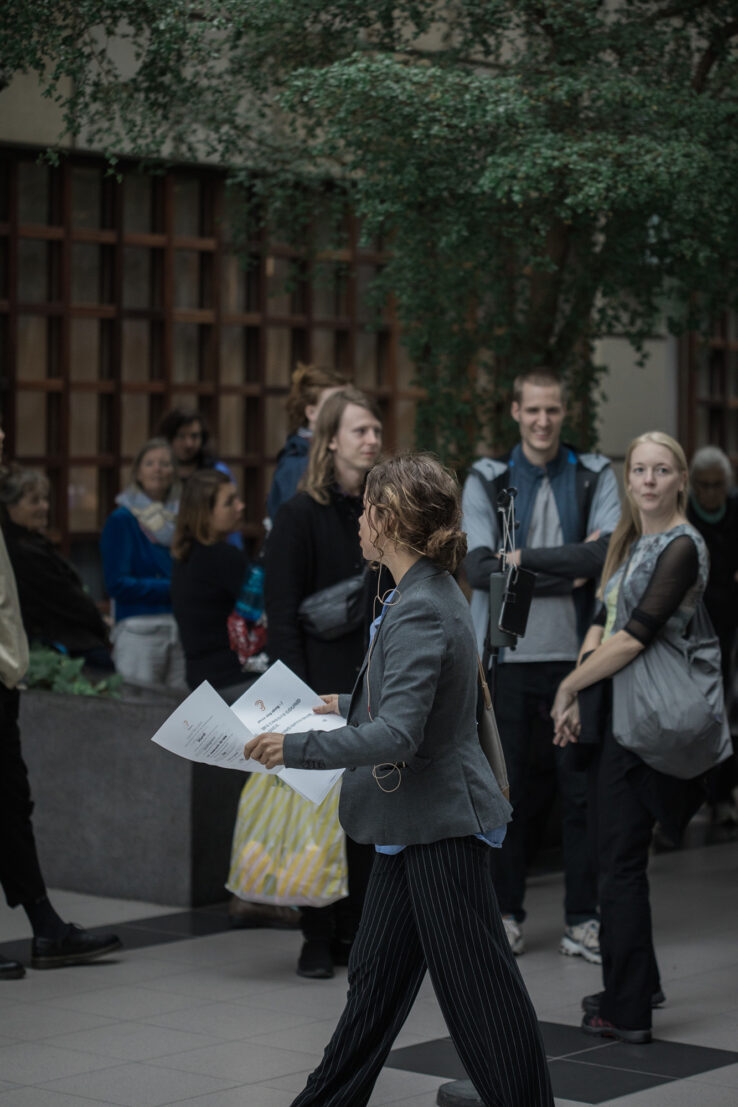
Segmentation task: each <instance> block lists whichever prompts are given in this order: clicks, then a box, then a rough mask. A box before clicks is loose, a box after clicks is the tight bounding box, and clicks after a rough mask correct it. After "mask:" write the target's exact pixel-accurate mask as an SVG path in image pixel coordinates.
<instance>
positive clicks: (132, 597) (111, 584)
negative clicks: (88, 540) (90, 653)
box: [100, 507, 172, 623]
mask: <svg viewBox="0 0 738 1107" xmlns="http://www.w3.org/2000/svg"><path fill="white" fill-rule="evenodd" d="M100 550H101V552H102V561H103V572H104V574H105V587H106V588H107V590H108V595H109V596H110V598H111V599H112V600H114V601H115V621H116V622H117V623H119V622H120V621H121V620H122V619H128V618H130V617H131V616H132V615H164V614H169V613H170V612H171V610H172V602H171V599H170V595H169V585H170V581H171V577H172V554H171V551H170V549H169V547H168V546H158V545H157V544H156V543H155V542H151V541H150V540H149V539H148V538H147V537H146V535H145V534H144V532H143V531H142V529H141V527H140V526H139V524H138V521H137V520H136V518H135V516H134V515H132V514H131V512H130V511H129V510H128V509H127V508H125V507H119V508H116V510H115V511H114V512H113V513H112V515H110V516H108V519H107V521H106V523H105V526H104V527H103V532H102V535H101V536H100Z"/></svg>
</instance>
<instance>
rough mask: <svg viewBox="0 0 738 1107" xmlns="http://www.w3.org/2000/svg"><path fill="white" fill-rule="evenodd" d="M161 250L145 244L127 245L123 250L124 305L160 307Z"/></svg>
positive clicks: (131, 306)
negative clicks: (149, 247)
mask: <svg viewBox="0 0 738 1107" xmlns="http://www.w3.org/2000/svg"><path fill="white" fill-rule="evenodd" d="M161 261H162V259H161V251H160V250H148V249H146V248H145V247H143V246H126V247H125V248H124V250H123V306H124V307H128V308H148V307H160V306H161V301H162V295H161V274H162V264H161Z"/></svg>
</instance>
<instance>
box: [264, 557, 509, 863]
mask: <svg viewBox="0 0 738 1107" xmlns="http://www.w3.org/2000/svg"><path fill="white" fill-rule="evenodd" d="M395 601H396V602H394V601H393V603H392V605H391V606H390V607H388V608H387V609H386V611H385V615H384V618H383V620H382V622H381V624H380V627H379V630H378V631H377V633H376V634H375V636H374V641H373V643H372V645H371V647H370V649H369V650H368V652H367V655H366V657H365V658H364V663H363V665H362V668H361V670H360V672H359V676H358V678H357V681H356V684H355V686H354V690H353V692H352V694H351V696H341V698H340V708H341V714H343V715H345V716H346V718H347V720H348V725H347V726H345V727H341V729H340V730H332V731H319V730H311V731H307V732H306V733H304V734H288V735H286V737H285V741H284V762H285V765H287V766H289V767H290V768H296V769H324V768H338V767H342V766H346V767H347V772H345V773H344V775H343V779H342V785H341V803H340V808H339V816H340V820H341V824H342V826H343V827H344V829H345V831H346V833H347V834H349V835H350V837H351V838H353V839H354V840H355V841H357V842H372V843H374V844H376V845H413V844H418V843H422V842H434V841H438V840H439V839H441V838H458V837H462V836H464V835H467V834H479V833H482V832H484V831H489V830H492V829H493V828H494V827H497V826H502V825H503V824H504V823H507V822H509V820H510V813H511V810H512V809H511V807H510V804H509V803H508V802H507V800H506V799H505V798H504V797H503V795H502V794H501V792H500V790H499V788H498V787H497V782H496V780H495V778H494V776H493V774H492V771H491V769H490V768H489V765H488V764H487V761H486V759H485V757H484V754H483V753H482V749H481V746H480V745H479V738H478V734H477V723H476V703H477V651H476V644H475V641H474V628H473V625H472V621H471V615H470V613H469V606H468V604H467V602H466V600H465V598H464V596H463V594H462V592H461V590H460V588H459V586H458V585H457V583H456V581H455V580H454V579H453V577H451V576H450V575H449V574H448V573H447V572H445V571H444V570H442V569H439V567H438V566H437V565H434V564H433V562H431V561H429V560H427V559H426V558H423V559H421V560H420V561H418V562H416V563H415V564H414V565H413V566H412V568H411V569H409V570H408V572H407V573H406V574H405V576H404V577H403V578H402V581H401V582H400V587H399V588H398V589H397V591H396V593H395ZM400 762H405V767H404V768H402V769H401V774H402V776H401V782H400V786H399V788H397V790H396V791H393V792H383V791H382V790H381V789H380V788H379V785H378V784H377V782H376V780H375V779H374V777H373V775H372V766H374V765H377V766H380V765H387V764H391V763H400ZM378 775H379V774H378ZM397 780H398V774H397V772H395V771H392V772H391V773H390V774H389V775H388V776H387V778H386V779H385V781H384V782H383V783H384V785H385V787H393V786H394V785H395V784H396V783H397Z"/></svg>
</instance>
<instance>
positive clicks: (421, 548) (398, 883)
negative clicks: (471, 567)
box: [245, 455, 553, 1107]
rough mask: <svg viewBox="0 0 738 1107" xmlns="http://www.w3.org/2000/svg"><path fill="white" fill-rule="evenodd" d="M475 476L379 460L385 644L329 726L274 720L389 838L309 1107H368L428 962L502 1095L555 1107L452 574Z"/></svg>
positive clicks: (505, 1102)
mask: <svg viewBox="0 0 738 1107" xmlns="http://www.w3.org/2000/svg"><path fill="white" fill-rule="evenodd" d="M460 521H461V510H460V502H459V488H458V485H457V483H456V480H455V479H454V477H453V476H452V475H451V474H450V473H449V472H448V471H447V470H445V469H444V468H443V467H442V466H441V465H440V463H439V462H438V461H437V460H436V459H435V458H433V457H431V456H428V455H406V456H403V457H398V458H393V459H391V460H389V461H387V462H384V463H383V464H381V465H377V466H376V467H375V468H374V469H372V470H371V472H370V473H369V476H368V478H367V485H366V493H365V497H364V514H363V515H362V517H361V520H360V524H359V533H360V537H361V546H362V553H363V555H364V557H365V558H366V560H368V561H372V562H378V563H380V564H383V565H386V566H387V568H388V569H389V570H390V572H391V574H392V577H393V579H394V581H395V588H394V589H393V590H392V591H391V592H390V593H389V594H387V595H386V596H385V597H383V598H382V603H381V611H380V613H379V614H378V616H377V618H376V619H375V620H374V625H373V628H372V629H373V634H372V638H371V643H370V646H369V650H368V652H367V655H366V658H365V659H364V663H363V666H362V669H361V671H360V673H359V677H358V679H357V682H356V684H355V686H354V690H353V692H352V693H351V695H350V696H338V695H330V696H324V697H323V699H324V701H325V704H324V706H323V707H320V708H316V711H317V712H326V713H327V712H336V713H340V714H341V715H344V716H345V718H346V719H347V725H346V726H345V727H343V728H341V729H340V730H333V731H329V732H324V731H308V732H307V733H304V734H288V735H286V736H285V735H282V734H260V735H258V737H257V738H255V739H253V741H251V742H250V743H248V745H247V746H246V750H245V752H246V756H247V757H249V756H250V757H255V758H257V760H259V761H261V762H262V763H263V764H264V765H266V766H268V767H270V768H271V767H273V766H276V765H282V764H284V765H287V766H290V767H292V768H302V769H324V768H332V767H342V766H345V767H346V772H345V773H344V776H343V782H342V787H341V804H340V818H341V823H342V825H343V827H344V829H345V830H346V832H347V834H349V835H351V837H352V838H354V839H355V840H356V841H359V842H370V843H373V844H374V846H375V847H376V851H377V856H376V858H375V862H374V867H373V872H372V877H371V880H370V884H369V889H368V892H367V897H366V901H365V905H364V912H363V915H362V919H361V924H360V927H359V932H358V934H357V937H356V941H355V943H354V947H353V950H352V953H351V958H350V961H349V985H350V988H349V994H348V999H347V1003H346V1008H345V1010H344V1012H343V1014H342V1016H341V1018H340V1021H339V1023H338V1026H337V1028H336V1031H335V1033H334V1035H333V1037H332V1039H331V1041H330V1043H329V1045H328V1047H327V1049H326V1051H325V1054H324V1056H323V1060H322V1061H321V1063H320V1065H319V1066H318V1068H317V1069H316V1070H315V1071H314V1072H313V1073H312V1074H311V1076H310V1078H309V1079H308V1082H307V1086H306V1087H305V1089H304V1091H303V1092H302V1093H301V1094H300V1095H299V1096H298V1097H297V1099H296V1100H295V1101H294V1104H293V1107H307V1105H308V1104H311V1105H313V1107H361V1105H362V1104H366V1103H368V1101H369V1098H370V1096H371V1092H372V1088H373V1087H374V1084H375V1081H376V1079H377V1077H378V1075H379V1072H380V1070H381V1068H382V1065H383V1064H384V1061H385V1060H386V1058H387V1055H388V1053H389V1051H390V1049H391V1047H392V1043H393V1041H394V1039H395V1038H396V1036H397V1034H398V1033H399V1031H400V1029H401V1027H402V1025H403V1023H404V1021H405V1019H406V1018H407V1015H408V1013H409V1011H410V1008H411V1007H412V1004H413V1001H414V999H415V996H416V995H417V993H418V989H419V988H420V985H421V982H422V980H423V977H424V975H425V972H426V969H427V970H428V971H429V973H430V976H431V980H432V982H433V987H434V989H435V992H436V995H437V997H438V1001H439V1004H440V1007H441V1010H442V1012H443V1016H444V1018H445V1020H446V1023H447V1025H448V1028H449V1032H450V1035H451V1038H452V1040H453V1042H454V1045H455V1046H456V1049H457V1051H458V1053H459V1056H460V1058H461V1060H462V1062H463V1064H464V1067H465V1068H466V1071H467V1073H468V1074H469V1076H470V1078H471V1080H472V1082H473V1084H474V1086H475V1087H476V1089H477V1091H478V1092H479V1094H480V1095H481V1097H482V1100H483V1102H484V1103H485V1104H486V1105H489V1107H492V1105H494V1107H551V1105H552V1104H553V1096H552V1093H551V1085H550V1081H549V1075H548V1069H547V1066H546V1060H545V1055H544V1052H543V1046H542V1042H541V1037H540V1033H539V1030H538V1025H537V1022H536V1017H535V1012H534V1011H533V1007H532V1004H531V1002H530V999H529V997H528V993H527V992H526V989H525V985H524V984H523V981H522V978H521V976H520V973H519V971H518V968H517V965H516V964H515V958H514V957H513V956H512V953H511V952H510V947H509V945H508V942H507V939H506V937H505V932H504V929H503V926H502V921H501V919H500V913H499V909H498V906H497V900H496V899H495V894H494V890H493V887H492V881H491V877H490V864H489V861H490V853H489V849H490V846H499V845H500V844H501V842H502V839H503V837H504V833H505V825H506V823H507V822H508V821H509V819H510V810H511V809H510V805H509V804H508V803H507V801H506V800H505V799H504V797H503V796H502V795H501V793H500V790H499V788H498V787H497V782H496V780H495V778H494V776H493V774H492V771H491V770H490V768H489V766H488V764H487V761H486V759H485V757H484V754H483V753H482V749H481V747H480V744H479V738H478V734H477V716H476V710H477V654H476V645H475V639H474V629H473V627H472V623H471V618H470V615H469V608H468V605H467V603H466V600H465V599H464V596H463V595H462V593H461V591H460V589H459V587H458V585H457V584H456V581H455V580H454V579H453V577H452V576H451V575H450V574H451V572H453V570H454V569H455V568H456V566H457V565H458V563H459V562H460V560H461V559H462V558H463V556H464V554H465V552H466V536H465V535H464V533H463V532H462V531H461V530H460Z"/></svg>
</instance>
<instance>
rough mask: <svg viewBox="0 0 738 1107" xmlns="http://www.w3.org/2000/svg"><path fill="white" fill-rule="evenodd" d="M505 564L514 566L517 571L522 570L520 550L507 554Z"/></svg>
mask: <svg viewBox="0 0 738 1107" xmlns="http://www.w3.org/2000/svg"><path fill="white" fill-rule="evenodd" d="M505 564H506V565H514V566H515V568H516V569H519V568H520V550H511V551H510V553H508V554H505Z"/></svg>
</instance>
